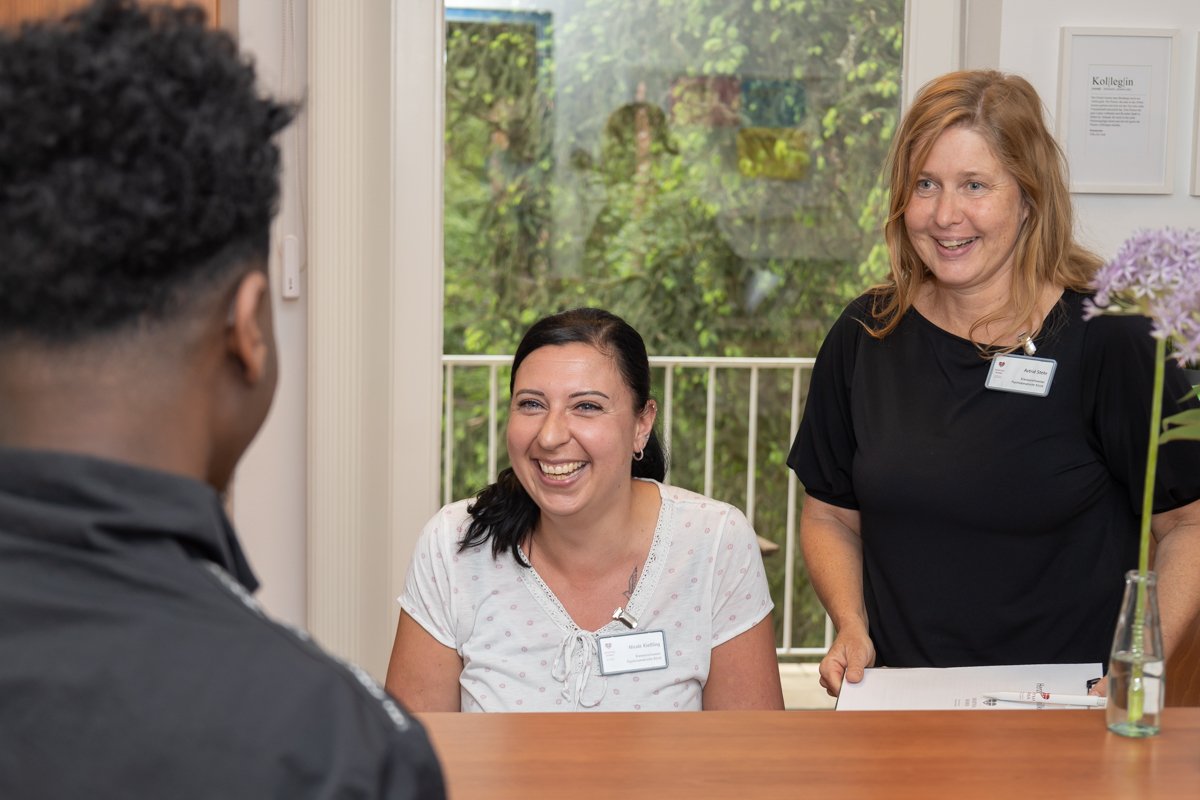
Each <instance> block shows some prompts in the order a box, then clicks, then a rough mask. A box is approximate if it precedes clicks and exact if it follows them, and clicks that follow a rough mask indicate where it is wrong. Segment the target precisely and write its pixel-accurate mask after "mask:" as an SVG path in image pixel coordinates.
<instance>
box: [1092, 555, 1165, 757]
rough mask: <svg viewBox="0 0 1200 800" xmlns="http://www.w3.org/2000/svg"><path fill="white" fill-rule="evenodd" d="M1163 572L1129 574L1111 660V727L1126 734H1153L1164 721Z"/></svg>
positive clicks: (1110, 728) (1109, 674)
mask: <svg viewBox="0 0 1200 800" xmlns="http://www.w3.org/2000/svg"><path fill="white" fill-rule="evenodd" d="M1157 583H1158V576H1157V575H1155V573H1154V571H1153V570H1151V571H1149V572H1145V573H1142V572H1138V571H1137V570H1130V571H1129V572H1127V573H1125V597H1124V599H1123V600H1122V601H1121V615H1120V617H1118V618H1117V630H1116V633H1115V634H1114V635H1113V646H1112V656H1111V657H1110V658H1109V662H1108V705H1107V707H1106V708H1107V710H1106V712H1105V713H1106V714H1107V716H1108V729H1109V730H1110V731H1112V732H1113V733H1116V734H1120V735H1121V736H1132V737H1143V736H1154V735H1156V734H1157V733H1158V731H1159V728H1160V726H1161V724H1162V709H1163V700H1164V697H1165V694H1164V675H1163V647H1162V626H1161V624H1160V622H1159V617H1158V589H1157Z"/></svg>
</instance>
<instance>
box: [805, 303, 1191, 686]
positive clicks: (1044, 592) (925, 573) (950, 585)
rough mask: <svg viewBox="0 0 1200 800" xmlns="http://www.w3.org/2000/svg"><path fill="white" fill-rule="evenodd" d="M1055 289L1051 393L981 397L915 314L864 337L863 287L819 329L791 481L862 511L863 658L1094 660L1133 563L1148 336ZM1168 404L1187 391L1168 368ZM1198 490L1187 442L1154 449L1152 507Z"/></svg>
mask: <svg viewBox="0 0 1200 800" xmlns="http://www.w3.org/2000/svg"><path fill="white" fill-rule="evenodd" d="M1083 299H1084V295H1081V294H1079V293H1077V292H1072V291H1067V292H1065V293H1064V295H1063V297H1062V299H1061V301H1060V302H1059V303H1058V305H1057V306H1056V307H1055V308H1054V309H1053V311H1052V312H1051V314H1050V315H1049V317H1048V318H1047V320H1046V323H1045V324H1044V325H1043V328H1042V332H1041V333H1040V334H1039V337H1038V338H1037V339H1036V340H1035V343H1036V344H1037V348H1038V350H1037V357H1039V358H1048V359H1053V360H1054V361H1055V362H1056V365H1057V366H1056V369H1055V372H1054V377H1053V381H1052V383H1051V386H1050V391H1049V393H1048V395H1047V396H1045V397H1039V396H1034V395H1026V394H1015V393H1011V392H1004V391H997V390H993V389H988V388H986V387H985V386H984V383H985V381H986V379H987V375H988V369H989V367H990V364H991V362H990V360H989V359H987V358H985V357H983V356H982V355H981V354H980V351H979V350H978V349H977V348H976V347H975V345H973V344H972V343H971V342H970V341H967V340H966V339H962V338H960V337H957V336H955V335H953V334H950V333H948V332H947V331H945V330H943V329H941V328H939V327H937V326H935V325H933V324H932V323H931V322H929V321H928V320H927V319H925V318H924V317H922V316H921V314H920V313H918V312H917V311H916V310H915V309H912V310H910V311H908V313H906V314H905V316H904V318H903V319H902V320H901V322H900V324H899V326H898V327H897V328H896V330H895V331H894V332H893V333H892V334H891V335H889V336H887V337H886V338H884V339H876V338H874V337H872V336H871V335H869V334H868V333H867V332H866V330H864V328H863V323H866V324H868V325H870V324H873V320H872V318H871V316H870V307H871V302H872V298H871V297H870V296H869V295H864V296H862V297H859V298H858V299H857V300H855V301H854V302H853V303H851V304H850V305H849V306H848V307H847V308H846V310H845V311H844V312H843V314H842V316H841V317H840V318H839V319H838V321H837V322H836V323H835V324H834V326H833V328H832V329H831V330H830V332H829V335H828V336H827V337H826V339H825V342H824V343H823V344H822V346H821V349H820V352H819V353H818V356H817V360H816V364H815V366H814V368H813V374H812V382H811V388H810V391H809V395H808V400H807V405H806V407H805V412H804V418H803V420H802V422H801V425H800V429H799V431H798V433H797V436H796V440H795V442H794V443H793V445H792V450H791V453H790V455H789V456H788V466H790V467H791V468H792V469H793V470H795V471H796V474H797V476H798V477H799V479H800V481H801V483H802V484H803V485H804V487H805V490H806V492H807V493H808V494H809V495H811V496H812V497H816V498H818V499H820V500H823V501H824V502H827V503H831V504H833V505H835V506H841V507H844V508H851V509H857V510H858V512H859V514H860V519H861V526H862V527H861V533H862V539H863V581H864V594H865V600H866V607H867V613H868V617H869V624H870V632H871V637H872V640H873V642H874V644H875V647H876V652H877V661H876V663H877V665H880V666H894V667H919V666H938V667H948V666H970V665H983V664H1028V663H1082V662H1093V661H1099V662H1106V661H1107V660H1108V654H1109V649H1110V647H1111V643H1112V634H1113V626H1114V624H1115V621H1116V616H1117V611H1118V607H1119V606H1120V601H1121V596H1122V593H1123V590H1124V573H1125V572H1126V571H1127V570H1129V569H1133V568H1135V567H1136V566H1137V549H1138V531H1139V518H1140V509H1141V503H1142V493H1143V483H1144V476H1145V470H1146V455H1147V445H1148V441H1149V424H1150V423H1149V421H1150V403H1151V390H1152V376H1153V374H1154V341H1153V339H1152V338H1151V336H1150V322H1149V320H1147V319H1145V318H1143V317H1130V316H1120V317H1118V316H1103V317H1098V318H1095V319H1092V320H1091V321H1087V322H1085V321H1084V319H1083ZM1165 386H1166V389H1165V392H1164V412H1163V413H1164V415H1166V414H1170V413H1174V412H1175V411H1178V410H1180V400H1181V399H1182V398H1184V397H1185V395H1186V394H1187V392H1188V384H1187V381H1186V379H1185V378H1184V376H1183V373H1182V372H1181V371H1180V370H1179V369H1178V368H1177V367H1176V366H1175V365H1174V362H1170V363H1169V364H1168V369H1167V375H1166V384H1165ZM1197 498H1200V443H1196V442H1171V443H1168V444H1166V445H1163V446H1162V447H1161V449H1160V453H1159V461H1158V470H1157V476H1156V490H1155V501H1154V510H1155V512H1156V513H1157V512H1160V511H1165V510H1169V509H1172V508H1176V507H1179V506H1182V505H1185V504H1187V503H1189V502H1191V501H1193V500H1195V499H1197Z"/></svg>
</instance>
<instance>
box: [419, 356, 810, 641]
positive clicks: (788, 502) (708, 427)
mask: <svg viewBox="0 0 1200 800" xmlns="http://www.w3.org/2000/svg"><path fill="white" fill-rule="evenodd" d="M511 363H512V356H493V355H486V356H471V355H446V356H442V366H443V370H444V375H443V378H444V386H445V398H444V402H443V406H442V409H443V420H442V422H443V427H442V430H443V452H442V501H443V502H444V503H449V502H452V501H453V500H457V499H459V498H457V497H454V496H453V495H454V491H455V488H454V476H455V469H456V466H458V465H456V464H455V455H456V453H457V452H459V451H460V450H462V449H463V444H464V443H463V442H462V441H457V440H456V435H455V432H456V430H459V429H460V428H464V427H466V428H469V429H470V430H468V431H466V432H465V433H464V434H463V435H464V436H466V437H468V438H470V437H479V436H483V437H485V441H486V448H485V449H484V450H483V459H482V460H483V461H484V464H483V465H482V466H484V467H485V472H486V478H487V481H488V482H491V481H494V480H495V478H496V473H497V471H498V464H499V461H500V442H501V438H500V420H501V415H502V408H503V409H504V410H506V407H507V399H505V400H504V401H503V403H502V401H501V399H500V398H501V383H500V381H501V374H502V373H503V377H504V381H506V382H507V380H508V368H509V365H511ZM650 364H651V368H652V369H654V370H655V371H656V372H655V374H656V391H655V392H654V395H655V396H656V397H657V398H658V399H659V408H660V417H659V422H658V430H659V435H660V436H661V437H662V439H663V444H664V445H665V446H666V448H667V451H668V452H673V448H672V442H671V435H672V431H673V430H674V428H675V425H674V423H675V421H676V420H675V415H676V413H677V412H678V409H677V407H676V383H677V378H680V377H681V376H683V375H685V374H687V373H688V372H689V371H692V372H693V374H694V371H700V372H702V373H706V374H705V375H704V378H705V380H704V383H705V392H706V396H705V401H706V402H705V409H704V420H703V430H704V449H703V481H702V483H701V485H698V486H686V484H684V483H681V484H680V485H684V486H686V488H689V489H693V490H694V491H698V492H701V493H703V494H705V495H707V496H710V497H712V496H714V494H713V492H714V488H715V487H714V465H715V462H716V452H717V444H716V440H717V427H718V419H720V420H721V421H722V422H725V421H727V420H728V413H729V412H728V411H727V410H726V412H725V413H722V410H721V409H720V408H719V407H718V391H717V384H718V373H721V374H723V375H724V374H726V373H748V374H747V375H745V376H744V378H745V379H746V380H747V382H748V388H749V393H748V397H747V398H746V402H745V415H746V417H745V420H744V423H745V430H746V446H745V462H744V463H745V476H746V477H745V503H744V506H743V511H745V513H746V517H747V518H748V519H749V520H750V523H751V524H752V525H753V524H754V521H755V511H756V506H757V505H758V503H759V493H758V487H757V485H756V484H757V474H758V472H759V468H761V467H762V465H761V464H759V455H758V437H759V420H760V418H762V415H764V414H769V415H779V414H786V415H787V418H788V419H789V421H790V424H789V426H788V431H789V436H788V439H787V442H788V443H790V442H791V440H792V438H794V437H795V434H796V429H797V428H798V427H799V425H800V413H801V410H802V408H803V400H804V397H805V393H804V391H803V390H804V386H805V382H804V377H805V375H806V374H807V373H808V371H809V370H811V369H812V365H813V359H811V358H691V357H675V356H654V357H651V359H650ZM466 370H475V371H479V370H483V371H486V398H487V399H486V402H484V403H483V408H484V414H483V415H482V417H479V415H475V414H473V415H472V416H473V417H474V419H473V420H472V423H473V424H471V425H469V426H464V425H462V421H461V420H456V419H455V409H456V407H457V406H458V403H459V401H460V400H461V398H460V397H458V395H456V391H455V378H456V376H458V375H459V374H460V373H461V372H463V371H466ZM660 370H661V373H660V372H659V371H660ZM765 371H790V373H791V391H790V394H789V395H788V399H787V406H786V408H781V407H779V406H780V405H781V402H780V401H779V400H778V399H777V400H775V401H773V403H772V405H771V407H767V408H760V391H759V390H760V385H761V375H762V373H763V372H765ZM660 374H661V377H662V380H661V383H658V381H657V376H658V375H660ZM785 380H786V378H785ZM475 384H476V386H475V388H476V389H478V386H477V384H478V379H476V380H475ZM658 386H661V390H659V389H658ZM505 391H506V388H505ZM480 399H482V398H480ZM693 422H694V421H693ZM456 426H457V427H456ZM480 428H482V432H480V431H479V429H480ZM474 444H476V445H478V443H477V442H474ZM724 455H726V456H728V455H729V454H728V453H726V454H724ZM474 460H479V459H478V457H477V456H476V457H475V458H474ZM475 466H477V467H478V466H480V465H475ZM778 468H779V469H783V470H786V467H783V466H782V465H778ZM786 471H787V483H786V487H787V488H786V496H785V497H784V498H783V499H782V502H783V503H785V508H786V511H785V513H784V519H785V523H784V529H783V532H782V537H779V536H778V535H777V536H775V537H768V538H771V540H772V541H776V542H777V541H778V538H782V542H779V544H780V549H781V550H782V557H783V559H784V566H783V583H782V591H781V595H782V596H779V597H775V598H774V599H775V604H776V614H779V613H780V609H782V616H783V625H782V631H783V632H782V636H781V639H782V641H781V642H777V645H778V647H777V652H778V653H779V655H781V656H801V657H814V656H821V655H824V654H825V652H826V651H827V650H828V648H829V645H830V643H831V642H832V640H833V627H832V625H831V623H830V622H829V619H828V618H826V619H825V626H824V642H823V645H822V646H811V645H810V646H797V645H794V643H793V641H792V639H793V627H794V626H793V613H794V612H793V609H794V606H795V601H796V595H797V589H798V588H799V587H798V586H797V580H802V581H804V585H805V587H807V579H806V578H804V576H799V577H798V576H797V575H796V570H795V564H796V560H797V559H796V525H797V515H796V512H797V509H798V503H799V492H800V485H799V482H798V481H797V480H796V476H795V475H794V474H792V473H791V471H790V470H786ZM667 481H668V482H670V481H671V474H670V473H669V472H668V474H667ZM478 488H479V487H478V486H476V487H473V489H476V490H477V489H478ZM779 501H780V500H779V498H769V502H779ZM756 530H757V528H756ZM759 533H760V534H761V533H762V531H761V530H760V531H759Z"/></svg>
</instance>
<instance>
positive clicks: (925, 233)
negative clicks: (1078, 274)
mask: <svg viewBox="0 0 1200 800" xmlns="http://www.w3.org/2000/svg"><path fill="white" fill-rule="evenodd" d="M1028 214H1029V208H1028V206H1027V205H1026V203H1025V201H1024V199H1023V198H1022V196H1021V189H1020V186H1018V184H1017V182H1016V179H1015V178H1013V176H1012V174H1011V173H1010V172H1009V171H1008V170H1006V169H1005V168H1004V167H1003V166H1001V165H1000V163H999V162H998V161H997V160H996V158H995V156H994V155H992V152H991V150H990V149H989V148H988V145H987V142H986V141H985V140H984V138H983V137H982V136H980V135H979V134H978V133H976V132H975V131H973V130H971V129H969V128H962V127H959V128H950V129H948V130H946V131H944V132H943V133H942V134H941V135H940V136H939V137H938V138H937V140H936V141H935V142H934V145H933V148H932V149H931V150H930V152H929V157H928V158H927V159H926V161H925V164H924V165H923V166H922V167H921V169H920V170H918V171H917V177H916V183H915V185H914V186H913V190H912V195H911V197H910V198H909V202H908V207H907V208H906V209H905V211H904V226H905V229H906V230H907V232H908V237H909V240H910V241H911V242H912V245H913V247H914V248H915V249H916V251H917V254H918V255H919V256H920V258H921V261H922V262H923V263H924V264H925V266H926V267H928V268H929V270H930V272H932V273H933V277H934V279H935V281H936V285H937V287H938V288H939V289H954V290H965V291H978V290H988V289H991V290H993V291H994V292H997V293H1004V294H1007V292H1008V288H1009V286H1010V285H1011V274H1012V269H1013V263H1014V252H1015V249H1016V244H1017V235H1018V233H1019V232H1020V230H1021V225H1022V223H1024V221H1025V218H1026V217H1027V216H1028Z"/></svg>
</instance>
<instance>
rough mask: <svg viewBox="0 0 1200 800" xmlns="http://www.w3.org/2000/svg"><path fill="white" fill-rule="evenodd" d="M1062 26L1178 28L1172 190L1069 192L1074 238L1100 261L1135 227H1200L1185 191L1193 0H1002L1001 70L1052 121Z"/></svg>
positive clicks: (1197, 205)
mask: <svg viewBox="0 0 1200 800" xmlns="http://www.w3.org/2000/svg"><path fill="white" fill-rule="evenodd" d="M1062 27H1099V28H1106V27H1113V28H1177V29H1179V30H1180V32H1181V36H1180V40H1179V44H1180V48H1179V54H1178V60H1177V61H1176V72H1175V75H1176V80H1175V82H1174V83H1175V88H1174V91H1173V94H1172V97H1171V103H1173V104H1174V106H1175V125H1174V131H1173V135H1174V137H1175V160H1174V168H1173V173H1174V191H1173V192H1172V193H1171V194H1169V195H1131V194H1126V195H1099V194H1076V195H1073V199H1074V201H1075V211H1076V217H1077V224H1078V229H1079V235H1080V239H1081V240H1082V241H1083V242H1084V243H1085V244H1087V245H1089V246H1090V247H1092V248H1093V249H1094V250H1096V252H1097V253H1099V254H1100V255H1101V256H1103V257H1105V258H1109V257H1111V256H1113V255H1114V254H1115V253H1116V250H1117V249H1118V248H1119V247H1120V245H1121V243H1122V242H1123V241H1124V240H1125V239H1126V238H1127V237H1128V236H1129V234H1130V233H1131V232H1132V231H1133V230H1134V229H1135V228H1139V227H1147V228H1157V227H1161V226H1166V225H1171V226H1175V227H1200V197H1192V196H1190V195H1189V194H1188V191H1189V187H1190V185H1191V181H1190V176H1191V170H1192V166H1193V158H1195V156H1194V155H1193V153H1192V146H1193V138H1192V129H1193V125H1194V119H1195V102H1196V81H1197V66H1196V57H1197V53H1196V32H1197V31H1198V30H1200V2H1197V0H1141V2H1129V0H1055V1H1054V2H1046V0H1004V2H1003V14H1002V23H1001V28H1000V56H999V64H998V65H997V66H998V67H999V68H1000V69H1002V70H1004V71H1006V72H1015V73H1019V74H1020V75H1023V76H1024V77H1025V78H1027V79H1028V80H1029V81H1030V82H1031V83H1032V84H1033V85H1034V88H1036V89H1037V90H1038V92H1039V93H1040V94H1041V96H1042V100H1043V101H1044V102H1045V104H1046V106H1047V108H1048V110H1049V113H1050V115H1051V118H1052V119H1053V116H1054V113H1055V110H1056V109H1057V106H1058V54H1059V29H1060V28H1062Z"/></svg>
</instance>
